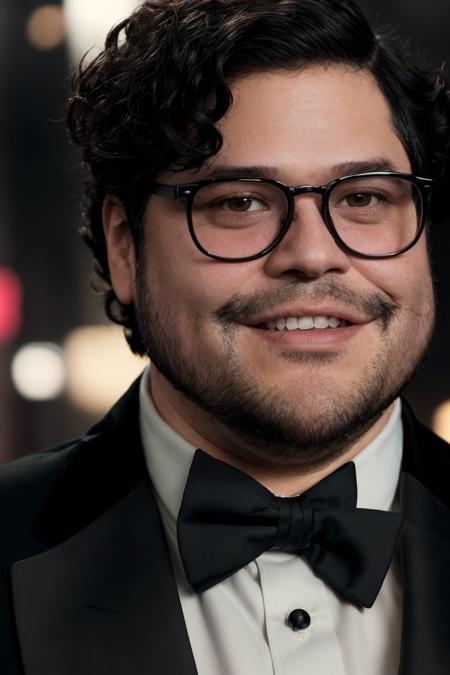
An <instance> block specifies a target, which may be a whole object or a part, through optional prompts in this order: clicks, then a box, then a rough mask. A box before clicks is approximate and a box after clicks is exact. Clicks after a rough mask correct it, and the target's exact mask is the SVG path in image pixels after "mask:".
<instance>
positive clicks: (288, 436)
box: [134, 66, 434, 464]
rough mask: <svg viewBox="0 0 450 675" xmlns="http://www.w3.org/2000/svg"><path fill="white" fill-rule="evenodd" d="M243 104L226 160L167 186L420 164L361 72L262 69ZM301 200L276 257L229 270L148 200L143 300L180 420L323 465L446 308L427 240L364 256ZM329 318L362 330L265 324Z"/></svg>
mask: <svg viewBox="0 0 450 675" xmlns="http://www.w3.org/2000/svg"><path fill="white" fill-rule="evenodd" d="M233 97H234V103H233V105H232V107H231V109H230V111H229V113H228V114H227V115H226V117H225V118H224V119H223V120H222V121H221V123H220V125H219V126H220V130H221V133H222V135H223V139H224V144H223V148H222V149H221V151H220V152H219V153H218V155H217V156H215V157H213V158H212V159H211V160H210V161H209V163H208V164H207V165H205V166H204V167H202V169H201V170H200V171H199V172H198V173H195V174H193V173H189V172H184V173H182V174H170V173H167V174H166V175H164V176H160V177H158V180H159V182H165V183H171V184H177V183H182V182H189V181H195V180H199V179H202V178H204V177H208V176H209V175H210V173H211V172H212V171H213V170H215V169H216V168H217V167H221V168H222V167H223V168H227V167H273V171H271V174H272V177H273V178H274V179H278V180H281V181H283V182H285V183H287V184H289V185H305V184H312V185H323V184H326V183H328V182H329V181H331V180H333V179H335V178H337V177H339V176H342V175H344V174H346V173H348V172H349V168H348V167H349V165H350V164H352V165H356V164H361V166H362V165H364V166H365V170H370V167H371V166H374V167H376V166H377V165H378V164H379V163H380V162H386V163H389V164H390V165H392V167H393V168H394V169H395V170H398V171H404V172H410V171H411V166H410V162H409V160H408V157H407V154H406V152H405V150H404V148H403V146H402V144H401V142H400V140H399V139H398V137H397V136H396V133H395V131H394V129H393V123H392V119H391V114H390V111H389V109H388V106H387V103H386V101H385V99H384V97H383V96H382V94H381V93H380V90H379V89H378V87H377V86H376V84H375V82H374V80H373V79H372V78H371V76H370V75H368V74H367V73H365V72H363V71H355V70H353V69H349V68H347V67H344V66H336V67H332V68H331V67H330V68H322V67H314V68H309V69H307V70H304V71H296V72H294V73H292V72H291V73H288V72H281V71H277V72H271V73H261V74H255V75H251V76H247V77H244V78H242V79H241V80H240V81H238V82H237V83H236V85H235V86H234V87H233ZM295 202H296V211H295V216H294V220H293V222H292V224H291V227H290V229H289V231H288V233H287V234H286V236H285V237H284V239H283V240H282V242H281V243H280V244H279V245H278V247H277V248H276V249H275V250H273V251H272V252H271V253H270V254H269V255H267V256H265V257H263V258H261V259H259V260H255V261H251V262H245V263H225V262H217V261H214V260H211V259H209V258H207V257H205V256H204V255H203V254H202V253H201V252H200V251H198V250H197V248H196V247H195V245H194V244H193V242H192V240H191V238H190V235H189V232H188V228H187V225H186V219H185V207H184V205H183V203H181V202H177V201H173V200H169V199H166V198H163V197H156V196H154V197H153V196H152V197H151V199H150V201H149V204H148V207H147V210H146V213H145V242H146V245H145V251H143V252H141V254H140V256H139V257H140V260H141V266H140V269H139V271H138V273H137V283H136V285H135V287H134V297H135V300H136V302H137V311H138V320H139V323H140V328H141V331H142V333H143V337H144V340H145V341H146V343H147V345H148V349H149V354H150V357H151V359H152V361H153V363H154V364H155V365H156V367H157V369H158V371H159V373H162V374H163V377H160V376H159V375H158V377H157V378H156V380H155V382H156V383H158V382H159V383H160V384H159V385H158V384H157V387H158V386H166V385H167V381H169V382H170V383H171V385H174V387H172V386H169V387H167V388H166V389H167V390H166V393H165V396H166V397H167V396H169V398H171V406H172V408H173V410H174V411H176V414H177V415H179V416H180V417H181V418H184V420H185V422H187V423H188V424H190V425H191V426H193V427H194V428H196V430H197V431H198V432H199V433H201V434H203V435H204V436H205V437H207V438H208V440H209V441H211V442H214V443H216V444H219V445H220V444H223V445H225V444H226V446H227V448H228V450H229V451H230V452H232V453H233V452H234V453H236V454H239V453H250V454H253V455H254V456H255V457H260V458H263V457H265V458H267V459H268V461H272V460H273V458H274V457H276V458H277V462H283V461H284V462H286V463H288V462H291V463H293V462H295V463H297V464H302V463H304V464H308V463H309V464H313V463H315V462H318V461H325V460H327V459H330V458H332V457H333V456H336V455H337V454H338V453H339V452H341V451H342V448H343V447H345V446H346V444H347V445H348V444H349V443H351V441H352V440H354V439H356V438H357V437H358V436H360V435H361V434H362V433H363V432H364V431H366V430H367V428H368V426H370V425H371V424H372V423H373V422H374V421H375V420H376V419H377V417H378V416H379V415H380V413H381V412H382V410H384V409H385V408H386V407H387V405H389V404H390V402H391V401H392V399H393V397H395V396H396V395H397V393H398V391H399V390H400V389H401V388H402V387H403V385H404V384H405V382H406V381H407V380H408V379H409V377H410V375H411V374H412V372H413V371H414V369H415V368H416V366H417V363H418V362H419V361H420V359H421V357H422V356H423V353H424V350H425V348H426V345H427V344H428V342H429V338H430V334H431V331H432V327H433V318H434V302H433V290H432V282H431V275H430V269H429V261H428V256H427V247H426V241H425V237H422V238H421V240H420V241H419V243H418V244H417V245H416V246H415V247H414V248H413V249H411V250H410V251H408V252H407V253H404V254H403V255H401V256H399V257H397V258H393V259H386V260H364V259H360V258H357V257H355V256H352V255H349V254H347V253H345V252H344V251H342V250H341V249H340V248H339V247H338V246H337V245H336V243H335V241H334V240H333V239H332V237H331V235H330V233H329V232H328V230H327V229H326V227H325V225H324V223H323V221H322V218H321V215H320V197H319V196H318V195H313V194H309V195H302V196H300V197H297V198H296V200H295ZM238 253H239V252H237V254H238ZM324 315H325V316H332V317H337V318H340V319H346V320H347V322H349V324H350V325H349V326H347V327H346V328H345V327H338V328H327V329H320V328H317V329H313V330H306V331H303V330H299V329H297V330H295V331H287V330H283V331H277V330H276V329H274V328H273V327H269V326H268V324H267V323H266V322H267V321H268V320H271V321H276V320H277V319H283V318H288V317H298V318H300V317H317V316H324ZM271 326H273V324H271ZM161 383H163V384H162V385H161ZM167 392H169V394H167ZM153 395H154V396H155V397H156V398H157V397H158V391H153ZM192 402H194V405H193V404H192Z"/></svg>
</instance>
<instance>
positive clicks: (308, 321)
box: [262, 315, 350, 331]
mask: <svg viewBox="0 0 450 675" xmlns="http://www.w3.org/2000/svg"><path fill="white" fill-rule="evenodd" d="M349 325H350V324H349V322H348V321H345V320H344V319H340V318H338V317H337V316H322V315H318V316H312V315H310V316H308V315H303V316H299V317H295V316H289V317H280V318H279V319H277V320H276V321H266V322H265V323H264V324H263V326H262V328H265V329H268V330H278V331H282V330H288V331H292V330H312V329H313V328H317V329H319V330H324V329H327V328H328V329H329V328H342V327H344V326H349Z"/></svg>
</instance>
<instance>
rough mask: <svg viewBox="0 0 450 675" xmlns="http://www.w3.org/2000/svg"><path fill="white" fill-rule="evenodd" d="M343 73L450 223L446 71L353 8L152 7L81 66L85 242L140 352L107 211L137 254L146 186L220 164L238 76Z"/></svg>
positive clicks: (75, 106) (154, 0)
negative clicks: (371, 102) (366, 82)
mask: <svg viewBox="0 0 450 675" xmlns="http://www.w3.org/2000/svg"><path fill="white" fill-rule="evenodd" d="M330 63H333V64H335V63H342V64H346V65H350V66H353V67H355V68H358V69H365V70H366V71H368V72H370V73H372V75H373V76H374V77H375V79H376V81H377V82H378V85H379V87H380V89H381V91H382V92H383V93H384V95H385V97H386V99H387V101H388V103H389V105H390V108H391V110H392V115H393V120H394V124H395V128H396V132H397V134H398V136H399V138H400V140H401V141H402V143H403V145H404V147H405V149H406V152H407V154H408V156H409V159H410V161H411V164H412V167H413V171H414V172H415V173H418V174H420V175H424V176H427V177H430V178H434V179H436V180H437V181H438V189H437V191H436V193H435V198H434V200H433V208H432V214H431V220H432V222H434V221H439V220H443V219H444V218H445V217H446V215H447V209H448V207H447V203H446V202H447V200H446V199H445V193H446V191H447V185H448V164H449V156H450V133H449V129H450V124H449V122H450V96H449V89H448V85H447V83H446V80H445V78H444V75H443V73H442V69H441V70H439V71H437V72H435V71H434V72H433V71H432V70H429V69H427V68H425V67H422V66H417V65H414V64H413V61H412V60H411V58H410V55H409V54H407V53H406V52H405V51H402V50H400V49H399V48H398V46H397V41H396V40H395V39H393V36H388V35H385V34H381V33H380V34H378V33H375V32H374V31H373V30H372V28H371V27H370V25H369V23H368V22H367V20H366V18H365V17H364V15H363V14H362V13H361V10H360V9H359V8H358V6H357V5H356V4H355V3H354V2H353V1H352V0H148V1H146V2H144V3H143V4H142V5H141V6H140V7H139V8H138V9H137V10H136V11H135V12H134V13H133V14H132V15H131V16H130V17H129V18H128V19H126V20H124V21H122V22H121V23H119V24H118V25H117V26H115V27H114V28H113V29H112V30H111V31H110V33H109V34H108V37H107V39H106V42H105V48H104V50H103V51H102V52H101V53H100V54H99V55H98V56H97V57H96V58H95V60H93V61H92V62H91V63H89V64H86V63H85V62H83V61H82V63H81V65H80V68H79V72H78V74H77V76H76V78H75V81H74V93H73V96H72V98H71V99H70V102H69V109H68V128H69V132H70V135H71V137H72V139H73V141H74V142H75V143H76V144H77V145H79V146H80V148H81V151H82V166H83V171H84V178H85V195H84V196H85V208H84V213H83V225H82V228H81V232H82V235H83V237H84V239H85V241H86V242H87V244H88V245H89V246H90V248H91V249H92V252H93V255H94V272H95V274H94V281H95V286H96V287H97V289H99V288H101V289H102V291H103V292H104V295H105V310H106V313H107V315H108V316H109V318H110V319H112V320H113V321H115V322H116V323H119V324H121V325H123V327H124V329H125V335H126V338H127V340H128V343H129V345H130V347H131V349H132V350H133V351H134V352H136V353H141V354H143V353H144V351H145V350H144V346H143V344H142V341H141V339H140V335H139V331H138V328H137V325H136V321H135V311H134V306H133V305H124V304H122V303H121V302H120V301H119V300H118V298H117V297H116V295H115V293H114V290H113V288H112V286H111V279H110V275H109V270H108V261H107V254H106V244H105V238H104V234H103V227H102V215H101V211H102V204H103V201H104V198H105V196H106V195H114V196H116V197H117V198H118V199H120V201H121V202H122V204H123V205H124V208H125V211H126V213H127V217H128V221H129V223H130V230H131V235H132V237H133V243H134V249H135V251H138V250H139V246H140V244H141V243H142V242H141V240H140V238H141V236H142V228H141V227H140V221H141V218H142V214H143V210H144V209H145V206H146V204H147V201H148V199H149V183H150V182H151V181H152V180H153V179H154V178H155V177H156V176H157V175H158V174H159V173H160V172H161V171H162V170H164V169H167V168H169V167H179V168H180V169H181V168H188V167H189V168H194V167H200V166H201V165H202V164H203V162H205V160H206V159H208V158H209V157H211V156H212V155H214V154H215V153H217V152H218V151H219V150H220V148H221V145H222V137H221V135H220V133H219V131H218V129H217V128H216V123H217V122H218V120H220V119H221V118H222V116H223V115H224V114H225V113H226V111H227V110H228V108H229V107H230V105H231V103H232V94H231V89H230V87H231V85H232V83H233V81H235V80H236V78H238V77H242V76H245V75H247V74H250V73H253V72H256V71H264V70H266V71H267V70H274V69H298V68H303V67H307V66H310V65H318V64H324V65H326V64H330Z"/></svg>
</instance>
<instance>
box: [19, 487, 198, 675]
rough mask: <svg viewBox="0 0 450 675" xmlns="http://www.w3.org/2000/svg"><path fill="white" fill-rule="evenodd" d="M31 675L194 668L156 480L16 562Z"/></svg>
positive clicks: (139, 673)
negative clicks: (52, 544) (153, 485)
mask: <svg viewBox="0 0 450 675" xmlns="http://www.w3.org/2000/svg"><path fill="white" fill-rule="evenodd" d="M12 580H13V596H14V606H15V611H16V618H17V626H18V633H19V640H20V645H21V649H22V656H23V662H24V669H25V674H26V675H43V673H45V675H62V674H64V675H80V673H83V675H103V674H104V675H130V674H131V673H133V675H166V674H167V675H173V674H174V673H177V675H195V674H196V672H197V671H196V668H195V664H194V659H193V655H192V651H191V648H190V644H189V639H188V636H187V632H186V627H185V623H184V619H183V613H182V609H181V605H180V601H179V597H178V592H177V588H176V584H175V580H174V577H173V573H172V565H171V562H170V559H169V554H168V550H167V544H166V540H165V535H164V531H163V527H162V524H161V519H160V516H159V511H158V508H157V506H156V503H155V500H154V497H153V494H152V490H151V487H150V483H149V482H148V481H143V482H142V483H140V485H138V486H137V487H136V488H135V489H134V490H132V491H131V492H130V493H129V494H128V495H127V496H126V497H125V498H123V499H122V500H121V501H119V502H118V503H117V504H116V505H115V506H113V507H112V508H111V509H109V510H108V511H107V512H106V513H104V514H103V515H102V516H100V517H99V518H98V519H97V520H95V521H94V522H92V523H91V524H90V525H88V526H87V527H85V528H84V529H82V530H81V531H80V532H78V533H77V534H75V535H74V536H73V537H71V538H70V539H68V540H67V541H65V542H63V543H62V544H59V545H58V546H56V547H54V548H52V549H50V550H49V551H46V552H45V553H42V554H40V555H37V556H34V557H32V558H28V559H26V560H23V561H19V562H17V563H15V564H14V565H13V568H12Z"/></svg>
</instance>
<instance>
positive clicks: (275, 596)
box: [140, 371, 403, 675]
mask: <svg viewBox="0 0 450 675" xmlns="http://www.w3.org/2000/svg"><path fill="white" fill-rule="evenodd" d="M400 408H401V406H400V401H397V402H396V404H395V407H394V411H393V413H392V414H391V417H390V419H389V421H388V422H387V424H386V425H385V426H384V428H383V429H382V430H381V432H380V433H379V434H378V436H377V437H376V438H375V439H374V440H373V441H372V442H371V443H370V444H369V445H368V446H366V448H365V449H364V450H363V451H362V452H361V453H359V454H358V455H357V456H356V457H355V458H354V460H353V461H354V463H355V466H356V475H357V482H358V503H357V505H358V507H363V508H371V509H381V510H384V511H389V510H394V509H395V507H394V503H395V497H396V491H397V485H398V479H399V473H400V465H401V459H402V441H403V430H402V423H401V417H400ZM140 425H141V435H142V441H143V446H144V453H145V459H146V463H147V467H148V471H149V474H150V478H151V481H152V484H153V486H154V490H155V495H156V499H157V502H158V505H159V508H160V511H161V516H162V521H163V524H164V527H165V531H166V535H167V540H168V545H169V551H170V555H171V559H172V564H173V568H174V573H175V579H176V583H177V587H178V592H179V595H180V601H181V606H182V609H183V614H184V619H185V623H186V627H187V631H188V635H189V639H190V642H191V647H192V651H193V654H194V658H195V662H196V666H197V670H198V673H199V675H256V674H258V675H294V674H295V675H396V674H397V673H398V667H399V660H400V635H401V604H402V602H401V601H402V598H401V583H400V579H399V575H398V571H397V561H396V560H395V559H394V561H393V563H392V565H391V569H390V570H389V572H388V574H387V576H386V578H385V580H384V583H383V586H382V588H381V590H380V593H379V595H378V597H377V599H376V601H375V604H374V605H373V607H371V608H370V609H365V608H360V607H357V606H355V605H354V604H353V603H351V602H349V601H347V600H346V599H345V598H344V597H343V596H341V595H339V594H338V593H336V592H335V591H333V590H332V589H331V588H330V587H329V586H328V585H327V584H326V583H325V582H323V581H322V580H321V579H319V578H318V577H317V576H316V575H315V574H314V572H313V571H312V570H311V568H310V567H309V565H308V563H306V562H305V561H303V560H302V558H301V557H299V556H298V555H294V554H291V553H283V552H279V551H268V552H266V553H264V554H262V555H261V556H259V558H257V559H256V560H255V561H254V562H251V563H250V564H248V565H246V567H244V568H242V569H241V570H239V571H238V572H236V573H235V574H233V575H232V576H231V577H229V578H228V579H225V580H224V581H222V582H220V583H219V584H217V585H216V586H214V587H213V588H210V589H209V590H207V591H205V592H204V593H200V594H197V593H195V592H194V591H193V590H192V589H191V587H190V586H189V584H188V582H187V580H186V577H185V574H184V570H183V567H182V563H181V560H180V555H179V551H178V545H177V538H176V520H177V515H178V511H179V508H180V504H181V500H182V496H183V492H184V487H185V483H186V479H187V476H188V473H189V469H190V466H191V462H192V459H193V456H194V453H195V450H196V448H195V447H193V446H191V445H190V444H189V443H187V442H186V441H185V440H184V439H183V438H181V437H180V436H179V435H178V434H177V433H176V432H175V431H174V430H173V429H172V428H171V427H170V426H169V425H168V424H166V422H165V421H164V420H163V419H162V418H161V417H160V416H159V414H158V412H157V411H156V409H155V407H154V405H153V402H152V400H151V397H150V394H149V377H148V371H147V372H146V373H145V374H144V376H143V378H142V383H141V391H140ZM293 609H304V610H306V611H307V612H308V614H309V615H310V617H311V623H310V625H309V627H308V628H305V629H303V630H298V631H293V630H292V628H290V626H289V624H288V623H287V617H288V615H289V613H290V612H291V611H292V610H293Z"/></svg>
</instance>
